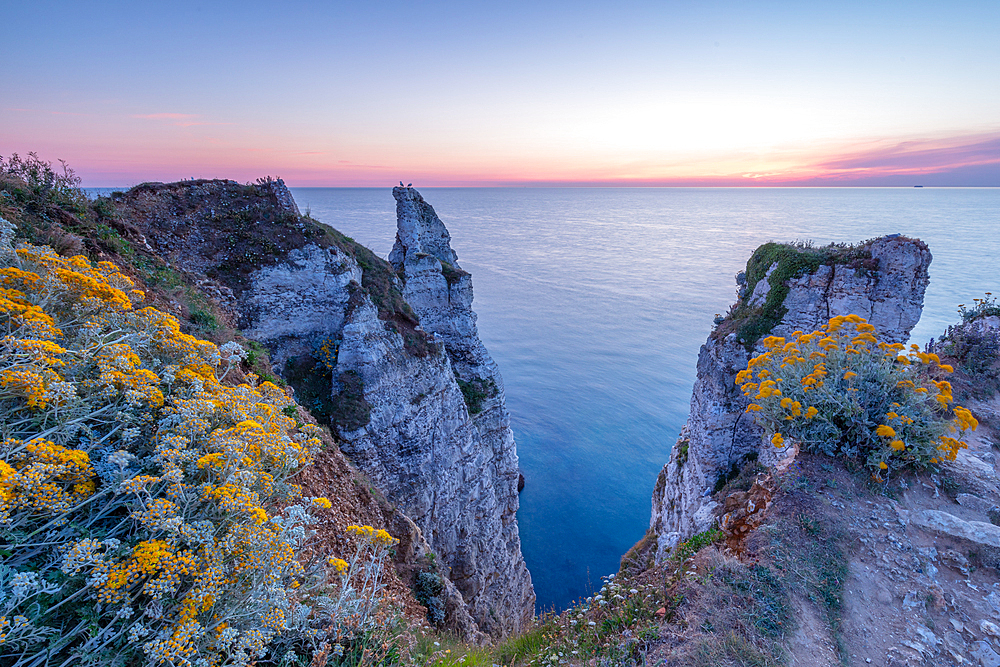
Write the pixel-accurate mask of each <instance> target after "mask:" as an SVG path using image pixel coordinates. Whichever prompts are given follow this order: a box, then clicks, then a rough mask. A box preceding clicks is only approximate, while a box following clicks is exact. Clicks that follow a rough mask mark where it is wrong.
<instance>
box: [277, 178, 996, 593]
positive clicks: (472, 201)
mask: <svg viewBox="0 0 1000 667" xmlns="http://www.w3.org/2000/svg"><path fill="white" fill-rule="evenodd" d="M419 190H420V192H421V194H422V195H423V197H424V199H425V200H426V201H427V202H428V203H430V204H431V205H432V206H433V207H434V210H435V211H436V212H437V214H438V215H439V216H440V218H441V220H443V221H444V223H445V225H446V226H447V227H448V231H449V232H450V233H451V243H452V247H453V248H454V249H455V251H456V252H457V253H458V261H459V264H461V266H462V268H463V269H465V270H466V271H469V272H471V273H472V282H473V288H474V294H475V301H474V303H473V308H474V310H475V311H476V313H477V314H478V316H479V320H478V326H479V335H480V337H481V338H482V340H483V342H484V343H485V344H486V347H487V348H488V349H489V351H490V353H491V354H492V355H493V358H494V359H495V360H496V362H497V364H498V365H499V367H500V371H501V373H502V374H503V378H504V384H505V387H506V395H507V409H508V410H509V411H510V416H511V425H512V427H513V430H514V437H515V440H516V442H517V453H518V457H519V459H520V466H521V469H522V471H523V473H524V477H525V480H526V483H525V487H524V491H523V492H522V493H521V506H520V510H519V511H518V523H519V525H520V533H521V547H522V551H523V553H524V558H525V560H526V561H527V564H528V569H529V570H530V571H531V576H532V580H533V582H534V585H535V592H536V594H537V596H538V603H537V607H538V611H550V610H553V609H554V610H562V609H564V608H566V607H567V606H569V605H571V604H572V603H573V602H574V601H576V600H578V599H580V598H581V597H583V596H586V595H589V594H592V592H593V590H594V589H599V588H600V586H601V583H600V578H601V576H602V575H607V574H609V573H612V572H615V571H617V569H618V565H619V560H620V559H621V556H622V555H623V554H624V553H625V552H626V551H628V549H629V548H630V547H631V546H632V545H633V544H635V543H636V542H637V541H638V540H640V539H641V538H642V537H643V535H644V533H645V531H646V529H647V528H648V527H649V515H650V504H651V497H652V492H653V485H654V483H655V481H656V476H657V474H658V473H659V471H660V469H661V468H662V467H663V465H664V463H666V461H667V459H668V457H669V455H670V447H671V445H672V444H673V443H674V441H675V440H676V438H677V434H678V431H679V430H680V428H681V426H682V424H683V423H684V421H685V419H686V418H687V414H688V406H689V401H690V397H691V387H692V384H693V383H694V379H695V362H696V360H697V356H698V350H699V348H700V346H701V345H702V344H703V343H704V342H705V338H706V337H707V336H708V334H709V332H710V330H711V328H712V320H713V318H714V317H715V316H716V315H717V314H723V313H725V312H726V311H727V310H728V309H729V306H730V305H731V304H732V303H733V301H734V300H735V298H736V282H735V279H734V277H735V275H736V273H737V272H738V271H740V270H742V269H743V268H744V267H745V266H746V261H747V259H748V258H749V257H750V254H751V253H752V252H753V251H754V249H755V248H757V247H758V246H759V245H761V244H762V243H765V242H767V241H811V242H813V243H814V244H818V245H825V244H828V243H856V242H858V241H863V240H865V239H869V238H872V237H876V236H881V235H884V234H903V235H905V236H910V237H916V238H920V239H922V240H923V241H925V242H926V243H927V244H928V246H929V247H930V249H931V252H932V254H933V256H934V260H933V262H932V263H931V266H930V277H931V282H930V286H929V287H928V288H927V294H926V297H925V301H924V311H923V315H922V317H921V319H920V322H919V323H918V324H917V326H916V327H915V329H914V330H913V332H912V337H911V341H912V342H919V343H921V344H923V343H925V342H927V340H928V339H929V338H931V337H937V336H940V334H941V333H942V332H943V331H944V329H945V328H946V327H947V326H948V325H949V324H953V323H955V322H956V321H957V320H958V314H957V307H958V305H959V304H967V305H972V299H974V298H977V297H980V298H981V297H983V296H984V294H985V293H986V292H992V293H994V294H998V295H1000V189H997V188H929V187H925V188H732V189H725V188H419ZM292 194H293V196H294V197H295V200H296V201H297V202H298V205H299V208H300V209H301V210H302V211H303V212H305V211H307V210H308V211H309V212H310V213H311V214H312V216H313V217H314V218H316V219H318V220H320V221H322V222H325V223H327V224H329V225H331V226H333V227H335V228H337V229H338V230H340V231H341V232H343V233H344V234H347V235H348V236H351V237H353V238H354V239H355V240H357V241H360V242H361V243H363V244H364V245H366V246H368V247H369V248H371V249H372V250H373V251H375V252H376V253H377V254H378V255H380V256H382V257H385V256H387V255H388V253H389V250H390V249H391V248H392V244H393V241H394V239H395V233H396V232H395V230H396V225H395V201H394V200H393V198H392V193H391V191H390V189H389V188H374V189H370V188H363V189H354V188H292Z"/></svg>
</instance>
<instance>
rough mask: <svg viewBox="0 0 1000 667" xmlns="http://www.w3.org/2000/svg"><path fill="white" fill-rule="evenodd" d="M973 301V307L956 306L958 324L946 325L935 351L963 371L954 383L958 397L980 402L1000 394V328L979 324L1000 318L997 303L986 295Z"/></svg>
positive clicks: (988, 294)
mask: <svg viewBox="0 0 1000 667" xmlns="http://www.w3.org/2000/svg"><path fill="white" fill-rule="evenodd" d="M973 302H974V305H973V307H972V308H966V306H965V304H961V305H960V306H959V307H958V313H959V315H960V316H961V318H962V321H961V323H959V324H957V325H954V326H949V327H948V328H947V330H945V332H944V335H942V336H941V339H940V340H939V341H938V342H937V344H936V346H935V349H937V350H938V351H939V352H940V353H941V355H942V356H944V357H947V358H948V360H949V361H950V362H952V363H953V364H954V365H955V366H956V367H957V368H958V369H959V370H961V371H962V376H964V377H960V378H958V380H957V382H956V385H957V389H958V390H959V391H960V392H961V396H964V397H971V398H977V399H980V400H983V399H987V398H989V397H991V396H993V395H994V394H995V393H996V392H997V391H1000V329H995V328H992V327H990V326H986V325H985V324H986V323H984V322H982V320H983V319H984V318H986V317H997V316H1000V304H998V303H997V299H996V298H995V297H993V295H992V294H990V293H989V292H987V294H986V296H985V297H984V298H982V299H973Z"/></svg>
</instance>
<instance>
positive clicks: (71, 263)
mask: <svg viewBox="0 0 1000 667" xmlns="http://www.w3.org/2000/svg"><path fill="white" fill-rule="evenodd" d="M13 236H14V229H13V228H12V226H11V225H9V224H7V223H5V222H3V221H2V220H0V423H2V438H3V440H2V445H0V540H2V542H3V544H4V549H5V551H4V553H3V555H4V560H3V564H2V566H0V580H2V582H0V583H2V588H0V591H7V590H10V591H12V594H11V595H7V596H0V663H2V664H5V665H18V666H28V665H40V664H43V663H47V664H68V663H70V662H74V661H78V662H80V663H83V664H100V665H125V664H136V663H141V662H144V663H147V664H151V665H157V664H170V665H191V664H194V665H199V666H203V667H207V666H209V665H248V664H250V663H251V662H253V661H255V660H256V659H257V658H259V657H261V656H263V655H265V654H266V653H267V650H268V645H269V644H270V643H271V642H272V640H273V639H274V638H276V637H279V636H288V635H289V634H290V633H297V634H296V636H298V637H300V638H302V640H303V641H302V645H303V646H306V645H307V644H308V645H311V646H313V647H316V646H318V645H319V644H320V643H321V642H322V641H323V640H324V639H325V638H326V637H327V636H328V635H329V634H330V633H331V632H335V631H336V632H341V631H342V629H343V628H348V629H350V628H354V627H355V626H357V623H358V621H359V619H360V620H361V621H362V622H363V621H364V620H365V619H366V618H367V617H368V616H369V615H370V614H369V612H370V609H371V606H372V605H373V604H376V601H377V599H378V590H379V586H380V575H379V574H378V573H377V572H375V569H373V568H376V569H377V567H381V560H380V559H381V558H382V556H383V555H384V554H383V551H384V546H383V547H382V551H379V549H373V548H369V547H368V546H365V547H364V549H365V550H364V551H359V552H358V554H356V555H355V556H354V560H353V561H352V563H350V564H349V567H347V568H345V569H343V570H342V569H341V568H340V567H339V565H338V564H337V563H333V564H332V565H333V568H334V569H335V570H336V571H337V572H338V573H340V574H341V575H342V576H341V577H340V578H339V579H340V581H339V584H338V583H337V582H334V583H333V585H331V583H330V581H329V579H328V577H327V573H326V568H327V565H326V564H324V563H316V564H312V565H309V567H304V566H303V565H302V564H301V563H300V556H301V555H302V554H303V547H304V545H305V544H306V542H307V540H308V538H309V536H310V533H311V531H309V530H308V526H309V524H311V523H313V522H314V521H315V519H314V517H313V516H312V513H311V512H312V510H314V509H320V508H329V507H330V502H329V501H328V500H326V499H323V498H316V499H307V500H306V501H305V502H299V503H295V500H296V499H297V497H298V496H299V488H298V487H297V486H295V485H294V484H291V483H290V482H289V481H288V478H289V476H290V475H291V474H292V473H294V472H295V471H296V470H298V469H299V468H301V467H302V466H304V465H306V464H308V463H309V462H310V460H311V456H312V453H313V452H314V450H315V449H316V448H317V447H318V446H319V444H320V441H319V440H318V439H317V437H316V435H317V432H318V427H315V426H309V425H306V426H302V427H300V428H298V429H296V428H295V426H296V424H295V420H294V419H292V418H290V417H288V416H286V415H285V414H284V409H285V408H287V407H288V406H290V405H292V401H291V400H290V399H289V398H288V397H287V396H286V395H285V393H284V392H283V391H282V390H281V389H280V388H279V387H277V386H275V385H274V384H271V383H268V382H264V383H258V381H257V378H256V376H254V375H252V374H251V375H250V379H249V382H248V383H247V384H241V385H239V386H227V385H225V384H223V382H222V380H223V379H224V378H225V375H226V373H227V371H228V368H230V367H232V366H234V365H235V364H238V363H239V362H240V361H241V359H242V358H243V357H244V356H245V353H244V352H243V351H242V349H240V348H239V346H238V345H236V344H235V343H228V344H226V345H223V346H222V347H221V348H219V347H217V346H215V345H214V344H212V343H210V342H207V341H203V340H198V339H196V338H194V337H193V336H190V335H187V334H184V333H182V332H181V331H180V327H179V324H178V322H177V320H176V319H175V318H173V317H171V316H170V315H167V314H164V313H162V312H159V311H157V310H156V309H154V308H142V309H138V310H137V309H135V308H134V307H133V304H134V303H137V302H140V301H142V299H143V294H142V292H140V291H138V290H135V289H134V286H133V284H132V282H131V281H130V280H129V279H128V278H127V277H126V276H124V275H123V274H121V273H120V272H119V271H118V268H117V267H116V266H115V265H113V264H111V263H109V262H101V263H100V264H98V265H97V266H93V265H91V264H90V262H88V261H87V260H86V258H84V257H82V256H76V257H71V258H65V257H60V256H58V255H56V254H55V253H54V252H53V251H52V250H51V249H48V248H44V247H38V246H28V245H22V246H19V247H18V248H17V249H15V248H13V247H12V240H13ZM358 530H359V531H361V533H362V535H361V536H360V542H361V544H362V546H364V545H365V544H366V543H367V542H371V541H372V539H374V540H375V541H379V544H382V545H384V544H387V543H388V542H387V540H391V538H388V537H387V536H383V535H382V534H381V533H383V532H384V531H381V532H376V531H373V529H371V528H367V529H364V528H361V527H358ZM373 536H374V537H373ZM359 549H362V547H360V546H359ZM375 561H379V562H378V563H377V565H376V564H373V563H374V562H375ZM359 563H360V565H359ZM354 573H360V574H357V576H355V574H354ZM345 576H346V578H345ZM352 577H355V578H353V579H352ZM358 577H360V582H361V583H360V584H359V583H355V582H356V581H357V580H358ZM313 590H315V591H317V592H318V593H325V595H326V597H325V598H324V597H321V598H320V603H317V604H316V605H315V606H314V607H310V606H307V605H306V604H305V602H304V601H305V599H306V591H313ZM337 591H339V593H338V592H337ZM326 599H330V600H334V601H335V602H334V603H329V604H327V603H325V602H323V600H326ZM359 601H361V602H359ZM359 609H360V610H361V612H362V613H360V615H359V612H358V610H359ZM338 614H340V616H338ZM327 628H329V630H327ZM351 632H353V630H351Z"/></svg>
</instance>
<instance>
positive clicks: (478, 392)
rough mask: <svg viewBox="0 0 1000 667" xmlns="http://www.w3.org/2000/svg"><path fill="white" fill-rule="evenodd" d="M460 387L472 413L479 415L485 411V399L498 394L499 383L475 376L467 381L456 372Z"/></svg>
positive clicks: (466, 404)
mask: <svg viewBox="0 0 1000 667" xmlns="http://www.w3.org/2000/svg"><path fill="white" fill-rule="evenodd" d="M455 381H456V382H458V388H459V389H461V390H462V398H463V399H464V400H465V406H466V407H467V408H468V409H469V414H470V415H478V414H479V413H480V412H482V411H483V401H485V400H486V399H487V398H489V397H490V396H493V395H495V394H496V391H497V385H496V383H495V382H494V381H493V380H491V379H489V378H485V379H484V378H473V379H471V380H469V381H468V382H466V381H465V380H463V379H462V378H460V377H458V374H457V373H456V374H455Z"/></svg>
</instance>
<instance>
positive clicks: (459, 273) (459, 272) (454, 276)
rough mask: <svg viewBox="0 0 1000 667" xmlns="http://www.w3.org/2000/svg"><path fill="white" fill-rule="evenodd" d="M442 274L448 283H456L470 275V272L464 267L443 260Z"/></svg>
mask: <svg viewBox="0 0 1000 667" xmlns="http://www.w3.org/2000/svg"><path fill="white" fill-rule="evenodd" d="M441 275H443V276H444V279H445V281H446V282H447V283H448V285H455V284H457V283H458V281H459V280H461V279H462V278H464V277H465V276H467V275H469V272H468V271H465V270H464V269H460V268H456V267H455V266H453V265H451V264H449V263H448V262H446V261H444V260H441Z"/></svg>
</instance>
